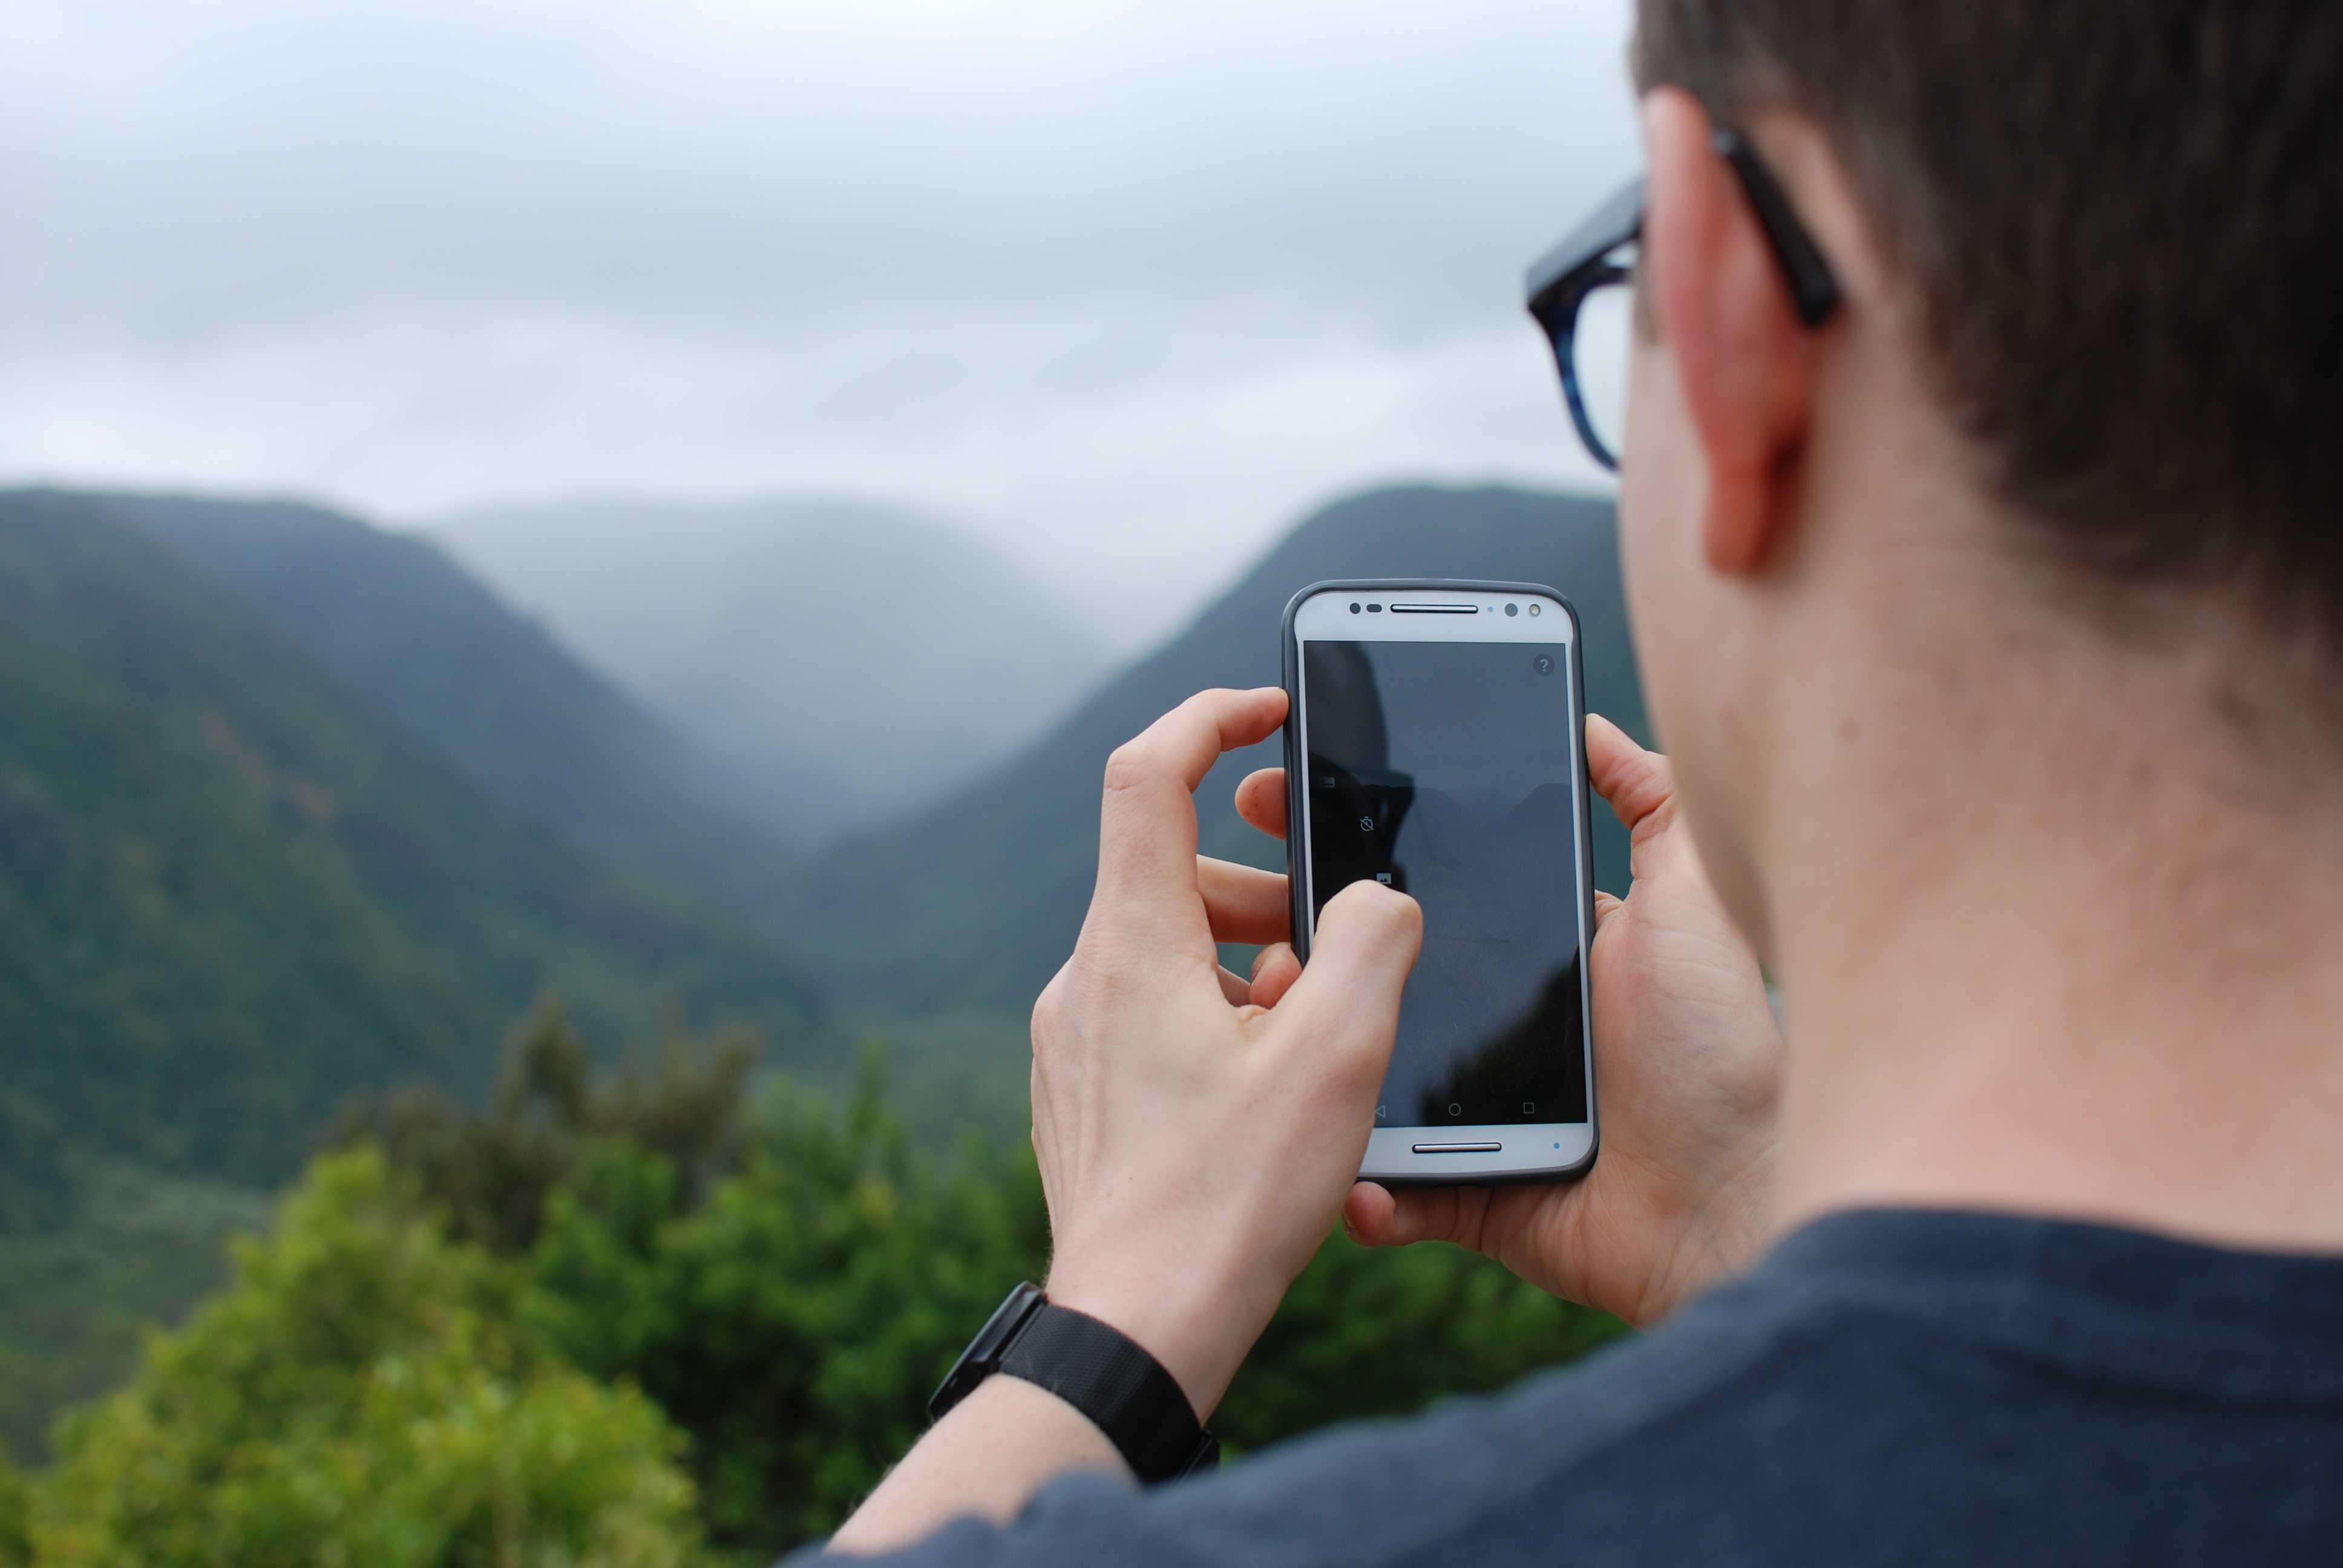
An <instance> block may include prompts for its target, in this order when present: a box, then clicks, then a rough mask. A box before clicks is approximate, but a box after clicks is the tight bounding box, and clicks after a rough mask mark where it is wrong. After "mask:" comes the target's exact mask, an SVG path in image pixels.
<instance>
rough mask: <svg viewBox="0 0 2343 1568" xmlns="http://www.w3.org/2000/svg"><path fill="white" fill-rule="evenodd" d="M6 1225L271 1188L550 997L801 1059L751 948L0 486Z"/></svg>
mask: <svg viewBox="0 0 2343 1568" xmlns="http://www.w3.org/2000/svg"><path fill="white" fill-rule="evenodd" d="M0 713H5V716H6V722H5V724H0V1053H5V1071H0V1229H10V1228H21V1227H23V1226H24V1225H26V1224H28V1223H35V1222H38V1221H41V1219H42V1218H43V1216H44V1212H45V1211H50V1210H53V1209H54V1207H55V1202H56V1201H57V1200H58V1198H59V1193H60V1189H61V1187H62V1186H63V1185H64V1184H65V1181H66V1175H65V1173H66V1172H67V1171H68V1168H69V1167H70V1166H71V1165H72V1164H73V1163H74V1161H75V1159H76V1158H80V1157H88V1158H102V1159H103V1160H105V1161H126V1162H129V1163H132V1164H136V1165H138V1166H142V1167H146V1168H151V1169H154V1170H158V1171H168V1172H172V1173H176V1174H183V1175H202V1176H207V1177H217V1178H222V1179H226V1180H230V1181H238V1182H244V1183H266V1182H268V1181H274V1180H275V1179H277V1178H278V1177H280V1176H282V1175H284V1174H285V1173H287V1171H290V1170H291V1169H293V1168H294V1166H295V1165H296V1164H297V1161H298V1159H299V1158H300V1155H301V1153H302V1152H303V1151H304V1149H305V1148H306V1146H307V1141H308V1140H309V1139H310V1138H311V1137H312V1136H313V1135H314V1134H315V1132H316V1131H317V1129H318V1128H319V1126H320V1124H321V1123H322V1122H323V1121H325V1120H326V1119H327V1117H328V1116H329V1115H330V1114H331V1112H332V1111H333V1110H334V1109H335V1107H336V1105H337V1103H338V1102H339V1101H341V1100H342V1099H343V1098H344V1097H345V1096H346V1095H347V1094H348V1093H349V1092H351V1091H354V1090H357V1089H361V1088H368V1087H374V1086H378V1085H383V1084H387V1083H391V1082H394V1081H406V1080H411V1079H428V1080H433V1081H438V1082H440V1083H443V1084H445V1085H447V1086H448V1087H450V1088H453V1089H457V1090H459V1091H462V1090H477V1089H478V1088H479V1087H480V1086H481V1082H482V1079H483V1077H484V1075H485V1072H486V1070H487V1068H488V1062H489V1060H490V1058H491V1056H492V1054H493V1052H494V1050H495V1048H496V1044H497V1041H498V1037H499V1036H500V1034H501V1033H502V1031H503V1030H504V1029H505V1027H506V1026H507V1025H508V1024H509V1022H510V1021H511V1020H513V1019H514V1018H515V1017H516V1016H517V1015H518V1012H519V1011H520V1010H522V1009H524V1008H526V1007H527V1006H528V1004H529V1002H530V1001H531V1000H532V999H533V998H535V997H536V996H537V995H538V993H540V992H541V991H544V990H548V989H550V990H558V991H559V992H560V993H561V994H563V995H564V996H565V997H567V998H568V1000H569V1001H570V1003H571V1005H572V1008H573V1010H574V1011H575V1012H576V1013H577V1014H578V1018H579V1020H580V1022H581V1024H582V1025H583V1026H584V1027H585V1028H586V1029H587V1030H588V1038H589V1039H592V1040H597V1041H603V1042H610V1045H609V1047H608V1048H615V1047H617V1046H618V1045H622V1044H624V1043H626V1042H629V1041H634V1040H640V1039H642V1038H644V1037H646V1036H647V1035H649V1033H651V1032H652V1031H653V1030H654V1029H655V1028H656V1027H657V1025H658V1020H659V1015H660V1012H661V1010H663V1009H664V1008H665V1007H666V1006H668V1005H669V1002H670V1000H672V1001H674V1002H678V1003H680V1005H681V1006H682V1007H684V1008H685V1009H686V1010H687V1011H688V1012H689V1015H690V1016H692V1017H693V1018H695V1019H699V1020H708V1019H713V1018H719V1017H726V1018H740V1019H743V1020H749V1021H752V1022H755V1023H758V1024H760V1025H762V1026H764V1027H765V1028H766V1029H767V1030H769V1032H770V1033H772V1034H773V1035H774V1036H776V1037H777V1038H778V1039H779V1040H780V1041H781V1042H783V1043H784V1044H795V1045H797V1046H798V1047H799V1049H800V1050H804V1049H808V1048H809V1047H810V1046H811V1045H812V1043H813V1042H814V1041H815V1040H817V1039H820V1038H822V1037H821V1036H820V1030H818V1028H817V1027H816V1020H818V1019H819V1017H820V1006H821V1004H820V1000H819V999H818V997H817V995H816V992H815V990H814V988H813V987H812V986H811V985H810V984H809V982H808V981H807V980H805V979H804V978H803V977H802V976H801V975H800V974H799V971H797V970H795V969H793V968H792V967H791V966H790V965H789V964H788V963H786V962H785V961H783V960H781V959H779V957H777V956H776V955H775V954H774V953H773V952H772V951H771V950H770V949H769V946H768V945H767V944H766V943H765V942H763V941H762V940H757V939H754V938H751V937H750V936H749V935H746V934H744V933H742V932H739V931H737V930H732V929H730V928H729V927H728V926H727V925H725V924H724V923H723V922H722V921H720V920H714V919H711V918H710V917H709V916H707V915H705V914H703V913H702V912H700V910H699V909H698V908H696V907H694V906H693V905H691V904H689V902H687V901H686V900H683V899H682V898H680V897H679V896H678V895H675V894H672V893H669V892H668V891H665V890H660V889H659V888H657V887H655V886H653V885H652V884H650V883H649V882H648V881H647V880H644V879H639V878H636V877H634V876H632V875H629V874H625V873H622V872H618V871H614V870H612V869H608V867H607V866H606V865H604V864H603V863H601V862H598V861H596V860H593V859H588V858H587V857H585V856H584V855H581V854H579V853H578V852H577V851H576V850H575V849H571V848H570V847H569V846H568V845H566V844H564V843H562V842H561V841H560V840H558V839H556V838H555V837H554V836H553V835H552V834H550V833H549V832H548V831H546V830H545V829H541V828H539V827H537V826H536V825H534V824H531V823H529V822H528V821H525V820H523V819H520V818H519V817H518V816H516V815H515V814H513V813H512V812H510V811H508V810H507V809H504V808H503V807H502V806H500V805H499V804H498V802H497V801H496V800H495V799H492V798H491V797H490V796H489V795H488V793H487V792H486V791H485V790H484V789H481V788H479V787H478V785H476V784H475V783H474V782H473V781H472V780H471V779H469V778H468V777H466V776H465V774H464V773H463V772H462V771H461V770H459V769H458V768H456V767H455V766H454V765H452V764H451V763H449V762H447V761H446V760H444V759H442V758H441V757H440V756H439V755H438V754H437V753H436V752H435V751H433V750H432V749H429V748H428V747H427V746H425V745H424V744H423V743H421V742H419V741H418V740H417V739H414V738H413V737H412V736H410V735H408V734H407V732H406V731H405V730H404V729H402V728H401V727H400V726H399V725H397V723H395V722H393V721H391V720H389V719H387V718H384V717H382V716H381V715H379V714H377V712H376V710H375V709H373V708H372V707H371V706H370V705H368V704H367V703H366V702H365V701H363V700H362V699H359V698H358V697H357V696H356V695H355V694H354V693H353V692H351V691H350V690H349V689H347V688H346V687H345V686H344V685H342V684H341V683H340V682H339V681H337V679H335V678H333V677H332V676H331V675H330V674H329V673H327V670H326V669H324V668H321V667H320V666H319V665H318V663H317V661H315V660H313V659H312V658H310V657H309V656H308V655H307V653H306V652H305V650H304V649H303V648H301V647H300V646H298V645H297V643H296V642H295V641H294V640H293V639H292V638H290V637H288V636H287V635H286V634H285V633H284V632H282V631H281V630H279V629H278V628H277V627H276V626H274V625H272V624H270V623H269V622H268V621H267V620H266V618H263V617H262V616H261V615H260V614H258V613H257V612H256V610H255V609H254V608H252V607H251V606H249V605H248V604H246V602H245V601H244V600H243V599H242V598H240V597H239V596H237V595H236V594H235V593H233V592H231V591H230V590H229V589H227V588H225V587H223V586H221V585H220V584H218V583H216V582H215V581H213V580H211V579H210V578H206V576H204V575H203V574H202V573H200V572H198V571H197V570H196V569H195V568H192V567H191V566H189V565H188V564H186V562H185V561H183V560H182V559H180V558H178V557H177V556H176V554H174V553H173V552H172V551H171V550H170V549H169V548H167V547H166V546H165V545H164V544H162V543H160V542H158V541H157V540H156V539H155V538H151V537H149V536H148V535H147V534H146V532H144V531H142V530H141V529H140V528H138V527H137V526H136V524H134V523H133V522H131V521H130V520H128V519H126V518H125V517H124V516H123V515H122V513H121V512H120V511H119V510H118V509H117V508H116V504H115V503H112V502H109V501H107V500H106V499H104V498H92V497H85V496H76V495H73V494H67V493H60V492H54V491H20V492H13V493H0Z"/></svg>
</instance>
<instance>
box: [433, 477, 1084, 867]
mask: <svg viewBox="0 0 2343 1568" xmlns="http://www.w3.org/2000/svg"><path fill="white" fill-rule="evenodd" d="M430 531H431V534H432V537H434V538H437V539H439V540H441V541H442V542H443V543H444V544H445V545H446V547H447V549H448V550H449V551H450V553H451V554H452V555H453V556H454V557H455V558H457V559H458V560H459V561H461V562H462V563H464V565H466V566H467V567H468V568H469V569H471V570H472V571H474V572H476V573H477V574H478V575H479V576H480V577H481V578H484V579H485V580H486V581H488V583H490V584H491V585H493V586H494V587H495V588H497V589H498V592H499V593H501V594H503V595H504V596H505V597H506V598H508V599H509V600H511V601H512V602H513V603H515V604H518V605H520V606H523V607H525V608H527V609H528V612H529V613H531V614H534V615H537V616H538V617H541V618H543V620H544V622H545V623H546V624H547V625H548V627H550V628H553V630H554V632H555V633H556V635H558V637H559V638H561V639H562V640H563V641H564V642H565V643H566V644H567V645H568V647H569V648H572V649H573V650H575V651H576V652H577V653H578V655H579V656H580V657H581V658H584V659H586V660H587V661H588V663H589V664H591V665H593V666H595V667H596V668H598V669H600V670H602V671H603V672H604V673H605V674H607V675H608V677H609V678H611V679H612V680H613V681H614V682H615V683H616V684H617V685H618V686H619V687H620V688H622V689H625V690H628V691H629V692H631V693H632V694H633V695H634V696H635V697H636V698H637V699H639V701H641V702H642V703H643V704H644V705H645V706H647V707H648V708H649V709H651V710H652V711H654V712H657V713H659V714H660V715H661V716H662V717H664V718H665V719H667V720H668V721H669V723H671V724H673V725H674V726H675V727H676V728H677V729H679V730H681V731H682V732H683V733H685V734H686V735H688V736H689V737H691V738H692V739H693V740H694V742H695V743H696V744H698V745H699V746H700V747H702V748H703V749H706V750H707V751H708V752H709V754H710V755H711V756H714V757H715V758H717V759H719V761H721V762H723V763H724V764H726V765H727V766H728V767H729V768H730V769H732V770H733V772H734V773H735V774H736V775H738V776H739V777H741V778H743V779H746V780H747V781H749V785H750V786H751V787H752V788H753V789H757V790H758V791H759V793H760V794H761V795H762V796H763V797H765V798H768V799H771V800H773V801H776V802H779V803H781V804H780V805H779V809H777V810H776V811H775V812H774V813H773V815H772V816H771V818H770V819H769V820H770V822H771V825H772V826H773V828H774V829H775V830H777V831H779V832H780V833H782V834H783V835H784V836H786V837H788V838H789V839H791V840H792V841H794V842H797V843H799V844H812V843H816V842H819V841H821V840H823V839H827V838H830V837H832V836H834V835H835V834H837V833H838V832H840V831H841V830H851V829H855V828H858V827H868V826H873V825H877V824H879V823H880V822H883V821H885V820H886V819H889V818H890V817H891V816H893V815H897V814H900V813H903V812H906V811H909V810H911V809H916V808H917V807H918V806H919V805H920V804H922V803H924V802H926V801H927V800H930V799H937V798H940V797H941V796H942V795H944V794H946V793H949V792H950V789H953V788H956V787H957V786H958V784H959V783H960V782H963V781H965V779H968V778H970V777H972V776H974V775H975V774H976V773H978V772H980V771H981V770H982V769H983V768H984V767H985V766H987V765H989V763H990V762H991V761H994V760H997V759H999V758H1001V757H1002V756H1005V755H1007V754H1008V753H1009V752H1011V751H1012V750H1013V749H1015V748H1016V746H1017V745H1018V744H1019V743H1020V742H1021V741H1022V740H1023V739H1027V738H1030V736H1031V735H1033V734H1037V733H1039V732H1040V731H1041V729H1043V728H1045V727H1046V726H1047V725H1048V723H1050V722H1051V721H1052V720H1053V719H1055V718H1056V717H1057V716H1058V715H1059V714H1060V713H1061V711H1062V710H1063V709H1065V708H1066V707H1068V706H1070V705H1071V702H1072V701H1073V700H1074V699H1076V698H1077V697H1078V695H1079V694H1080V693H1081V691H1082V690H1083V689H1086V688H1087V687H1088V686H1089V685H1090V684H1091V682H1092V680H1093V679H1094V678H1096V676H1097V675H1098V674H1099V672H1100V667H1101V663H1102V662H1103V661H1104V659H1105V653H1104V649H1103V646H1102V644H1101V642H1100V640H1099V639H1098V638H1097V637H1096V636H1095V635H1094V634H1092V633H1091V631H1090V630H1089V629H1088V628H1086V627H1085V626H1083V625H1082V624H1081V622H1080V621H1079V619H1078V618H1075V617H1073V616H1072V615H1071V613H1070V612H1069V610H1068V607H1067V605H1066V603H1065V599H1064V596H1063V595H1062V594H1061V593H1060V592H1058V591H1056V590H1054V589H1051V588H1047V587H1045V586H1044V585H1042V584H1041V582H1039V581H1038V580H1037V579H1036V578H1034V577H1033V576H1032V574H1031V572H1030V571H1028V570H1027V568H1025V567H1024V566H1023V565H1022V564H1021V563H1020V562H1018V561H1017V560H1016V559H1015V558H1013V557H1011V556H1010V555H1009V554H1007V553H1006V552H1004V551H1001V550H1000V549H998V548H994V547H992V546H991V545H990V544H988V543H987V542H985V541H983V540H982V539H980V538H977V537H976V536H975V535H973V534H971V533H970V532H969V531H968V530H966V529H964V528H960V527H958V526H956V525H954V524H951V523H950V522H948V521H945V520H942V519H939V518H932V517H930V516H928V515H926V514H923V513H920V512H916V511H911V510H910V509H908V508H900V507H895V506H890V505H887V504H883V503H878V502H871V501H861V500H849V499H845V498H837V497H779V498H766V499H761V500H749V501H741V502H729V503H684V502H675V501H664V502H662V501H658V500H647V499H643V498H631V499H601V500H597V499H591V498H586V499H578V500H572V501H568V502H560V503H548V504H545V505H540V506H534V507H510V508H482V509H478V510H474V511H471V512H465V513H458V514H455V515H453V516H451V517H448V518H442V519H439V520H438V521H437V523H435V524H433V525H431V529H430Z"/></svg>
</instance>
